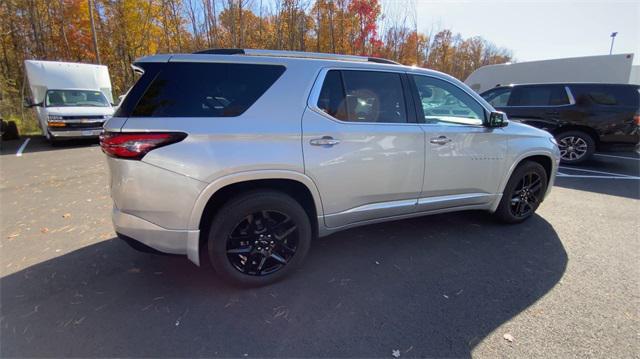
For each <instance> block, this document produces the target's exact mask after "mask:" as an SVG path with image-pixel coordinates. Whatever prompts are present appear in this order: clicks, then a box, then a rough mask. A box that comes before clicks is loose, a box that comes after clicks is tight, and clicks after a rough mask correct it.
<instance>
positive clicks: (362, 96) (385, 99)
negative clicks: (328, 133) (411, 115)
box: [342, 71, 407, 123]
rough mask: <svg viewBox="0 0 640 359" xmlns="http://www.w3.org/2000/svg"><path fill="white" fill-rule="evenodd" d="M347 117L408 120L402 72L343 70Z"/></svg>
mask: <svg viewBox="0 0 640 359" xmlns="http://www.w3.org/2000/svg"><path fill="white" fill-rule="evenodd" d="M342 77H343V81H344V87H345V93H346V108H347V119H348V120H349V121H354V122H389V123H403V122H407V109H406V106H405V102H404V93H403V91H402V80H401V79H400V74H397V73H390V72H378V71H342Z"/></svg>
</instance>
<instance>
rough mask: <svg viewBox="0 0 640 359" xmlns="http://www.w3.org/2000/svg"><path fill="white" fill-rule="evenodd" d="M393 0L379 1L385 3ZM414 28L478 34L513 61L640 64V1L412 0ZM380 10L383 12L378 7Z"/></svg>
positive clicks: (470, 34) (466, 34)
mask: <svg viewBox="0 0 640 359" xmlns="http://www.w3.org/2000/svg"><path fill="white" fill-rule="evenodd" d="M395 1H397V0H387V1H383V2H382V3H383V9H384V4H385V3H387V5H397V3H396V4H389V3H392V2H395ZM415 2H416V8H417V21H418V28H419V29H420V30H421V31H423V32H427V33H428V32H429V30H430V29H431V27H432V26H433V29H434V30H435V31H437V30H439V29H444V28H449V29H452V30H453V31H454V32H459V33H461V34H462V36H464V37H470V36H475V35H480V36H482V37H484V38H486V39H488V40H490V41H492V42H494V43H495V44H496V45H498V46H504V47H507V48H509V49H511V50H512V51H513V55H514V57H515V58H516V60H517V61H520V62H522V61H531V60H543V59H551V58H562V57H577V56H589V55H602V54H608V53H609V46H610V41H611V38H610V37H609V36H610V35H611V33H612V32H614V31H617V32H618V36H617V37H616V40H615V45H614V48H613V52H614V53H635V56H634V61H633V62H634V64H640V1H637V0H636V1H606V2H605V1H562V0H558V1H548V0H547V1H536V2H532V1H495V0H491V1H486V0H479V1H453V0H450V1H447V0H438V1H432V0H415ZM383 12H384V10H383Z"/></svg>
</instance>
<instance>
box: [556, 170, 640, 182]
mask: <svg viewBox="0 0 640 359" xmlns="http://www.w3.org/2000/svg"><path fill="white" fill-rule="evenodd" d="M558 177H566V178H599V179H621V180H640V177H632V176H626V177H622V176H594V175H568V174H566V173H562V172H558Z"/></svg>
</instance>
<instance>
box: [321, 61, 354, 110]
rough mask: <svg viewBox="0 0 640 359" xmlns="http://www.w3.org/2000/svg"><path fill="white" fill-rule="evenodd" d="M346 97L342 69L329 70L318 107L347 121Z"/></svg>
mask: <svg viewBox="0 0 640 359" xmlns="http://www.w3.org/2000/svg"><path fill="white" fill-rule="evenodd" d="M345 97H346V96H345V94H344V87H343V85H342V76H341V75H340V71H336V70H331V71H329V72H328V73H327V76H326V77H325V79H324V84H322V91H320V97H319V98H318V108H319V109H321V110H322V111H324V112H326V113H327V114H329V115H331V116H333V117H335V118H337V119H339V120H343V121H347V120H348V119H347V110H346V101H345Z"/></svg>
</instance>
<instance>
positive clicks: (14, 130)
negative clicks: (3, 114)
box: [2, 121, 20, 141]
mask: <svg viewBox="0 0 640 359" xmlns="http://www.w3.org/2000/svg"><path fill="white" fill-rule="evenodd" d="M19 138H20V135H19V133H18V126H17V125H16V123H15V121H9V122H7V126H6V128H5V129H4V133H3V134H2V139H3V140H5V141H10V140H17V139H19Z"/></svg>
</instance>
